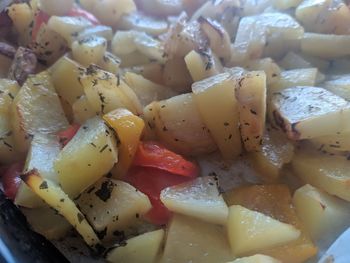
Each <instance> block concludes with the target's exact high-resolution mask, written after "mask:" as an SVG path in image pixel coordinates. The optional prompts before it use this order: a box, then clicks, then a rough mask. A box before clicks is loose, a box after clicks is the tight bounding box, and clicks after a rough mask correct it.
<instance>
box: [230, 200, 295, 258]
mask: <svg viewBox="0 0 350 263" xmlns="http://www.w3.org/2000/svg"><path fill="white" fill-rule="evenodd" d="M227 230H228V236H229V240H230V245H231V248H232V251H233V253H234V255H236V256H244V255H247V254H252V253H254V252H255V253H256V252H259V251H262V250H265V249H269V248H273V247H278V246H280V245H284V244H288V243H289V242H292V241H294V240H296V239H298V238H299V236H300V230H298V229H296V228H295V227H294V226H292V225H289V224H286V223H282V222H280V221H278V220H276V219H273V218H272V217H269V216H267V215H264V214H262V213H259V212H256V211H252V210H249V209H247V208H244V207H243V206H240V205H233V206H231V207H230V208H229V218H228V223H227Z"/></svg>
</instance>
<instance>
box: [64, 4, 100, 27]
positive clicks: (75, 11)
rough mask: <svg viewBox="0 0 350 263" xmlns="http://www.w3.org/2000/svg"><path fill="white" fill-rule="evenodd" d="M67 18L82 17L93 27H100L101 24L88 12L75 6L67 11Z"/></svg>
mask: <svg viewBox="0 0 350 263" xmlns="http://www.w3.org/2000/svg"><path fill="white" fill-rule="evenodd" d="M67 16H74V17H79V16H80V17H84V18H86V19H87V20H89V21H90V22H91V23H92V24H93V25H100V24H101V22H100V21H99V20H98V19H97V18H96V17H95V16H94V15H93V14H91V13H90V12H88V11H86V10H84V9H82V8H80V7H77V6H74V7H73V8H72V9H71V10H70V11H69V13H68V14H67Z"/></svg>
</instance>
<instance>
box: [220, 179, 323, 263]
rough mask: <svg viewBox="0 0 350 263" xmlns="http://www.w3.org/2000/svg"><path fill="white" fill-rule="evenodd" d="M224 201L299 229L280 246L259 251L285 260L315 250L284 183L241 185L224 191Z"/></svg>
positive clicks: (297, 262) (296, 261)
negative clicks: (297, 235)
mask: <svg viewBox="0 0 350 263" xmlns="http://www.w3.org/2000/svg"><path fill="white" fill-rule="evenodd" d="M225 200H226V202H227V204H228V205H241V206H244V207H246V208H248V209H251V210H254V211H258V212H261V213H263V214H265V215H268V216H271V217H272V218H274V219H276V220H279V221H281V222H284V223H287V224H291V225H294V226H295V227H296V228H297V229H299V230H301V235H300V237H299V238H298V239H297V240H295V241H293V242H291V243H289V244H287V245H284V246H280V247H277V248H274V249H268V250H266V251H263V252H262V253H263V254H266V255H269V256H272V257H274V258H276V259H279V260H281V261H282V262H286V263H302V262H305V261H306V260H307V259H309V258H311V257H313V256H314V255H316V253H317V248H316V247H315V246H314V244H313V243H312V242H311V240H310V238H309V236H308V234H307V232H306V231H305V230H304V227H303V225H302V223H301V221H300V220H299V218H298V217H297V215H296V212H295V210H294V208H293V206H292V205H291V204H292V197H291V194H290V191H289V189H288V187H287V186H285V185H255V186H248V187H241V188H238V189H235V190H232V191H230V192H228V193H226V194H225Z"/></svg>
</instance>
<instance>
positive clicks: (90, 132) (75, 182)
mask: <svg viewBox="0 0 350 263" xmlns="http://www.w3.org/2000/svg"><path fill="white" fill-rule="evenodd" d="M117 161H118V150H117V142H116V138H115V137H114V134H113V133H112V131H110V130H109V128H108V127H107V126H106V125H105V124H104V122H103V120H102V119H101V118H99V117H95V118H93V119H90V120H88V121H87V122H86V123H84V124H83V125H82V126H81V128H80V129H79V130H78V132H77V134H76V135H75V136H74V137H73V139H72V140H71V141H70V142H69V143H68V144H67V145H66V146H65V147H64V148H63V149H62V151H61V152H60V153H59V155H58V157H57V159H56V161H55V164H54V168H55V171H56V173H57V174H58V181H59V183H60V184H61V186H62V188H63V190H64V191H65V192H66V193H67V194H68V195H69V196H71V197H73V198H74V197H76V196H77V195H79V194H80V193H81V192H83V191H84V190H85V189H86V188H88V187H89V186H91V185H92V184H94V183H95V182H96V181H97V180H98V179H100V178H101V177H102V176H104V175H105V174H107V173H108V172H109V171H110V170H111V169H112V167H113V166H114V164H115V163H116V162H117Z"/></svg>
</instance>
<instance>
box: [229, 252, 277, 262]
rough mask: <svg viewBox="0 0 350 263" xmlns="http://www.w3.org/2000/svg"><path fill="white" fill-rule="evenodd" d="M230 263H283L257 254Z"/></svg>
mask: <svg viewBox="0 0 350 263" xmlns="http://www.w3.org/2000/svg"><path fill="white" fill-rule="evenodd" d="M228 263H281V261H279V260H277V259H275V258H272V257H269V256H265V255H260V254H257V255H254V256H250V257H245V258H237V259H236V260H234V261H232V262H228Z"/></svg>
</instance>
